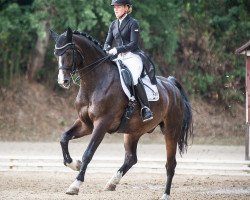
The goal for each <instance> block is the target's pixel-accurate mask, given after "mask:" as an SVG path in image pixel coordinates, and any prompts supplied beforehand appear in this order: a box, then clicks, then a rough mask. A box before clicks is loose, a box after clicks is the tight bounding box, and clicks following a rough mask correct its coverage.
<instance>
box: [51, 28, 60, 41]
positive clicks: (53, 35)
mask: <svg viewBox="0 0 250 200" xmlns="http://www.w3.org/2000/svg"><path fill="white" fill-rule="evenodd" d="M49 33H50V36H51V37H52V39H53V40H54V41H55V42H56V41H57V39H58V37H59V35H58V34H57V33H56V32H55V31H53V30H51V29H49Z"/></svg>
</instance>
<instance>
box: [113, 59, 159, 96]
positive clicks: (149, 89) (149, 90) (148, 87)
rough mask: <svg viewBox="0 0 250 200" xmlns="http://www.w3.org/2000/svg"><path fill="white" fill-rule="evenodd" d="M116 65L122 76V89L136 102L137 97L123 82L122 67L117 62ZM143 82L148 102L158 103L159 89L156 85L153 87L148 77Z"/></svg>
mask: <svg viewBox="0 0 250 200" xmlns="http://www.w3.org/2000/svg"><path fill="white" fill-rule="evenodd" d="M114 61H115V60H114ZM116 64H117V66H118V70H119V74H120V81H121V85H122V89H123V91H124V93H125V94H126V95H127V97H128V98H129V99H131V100H134V99H135V97H134V96H133V95H132V94H131V93H130V91H129V89H128V88H127V86H126V85H125V83H124V81H123V78H122V75H121V67H120V64H119V62H116ZM142 82H143V85H144V88H145V91H146V94H147V97H148V101H158V100H159V92H158V88H157V86H156V85H152V83H151V81H150V79H149V77H148V75H147V76H145V77H144V78H142Z"/></svg>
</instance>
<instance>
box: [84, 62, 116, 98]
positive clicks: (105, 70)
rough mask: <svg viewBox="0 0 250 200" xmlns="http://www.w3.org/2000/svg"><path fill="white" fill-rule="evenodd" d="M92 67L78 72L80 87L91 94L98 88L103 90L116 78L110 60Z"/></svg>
mask: <svg viewBox="0 0 250 200" xmlns="http://www.w3.org/2000/svg"><path fill="white" fill-rule="evenodd" d="M93 67H94V69H93V68H91V69H89V70H91V71H83V72H81V73H80V76H81V81H80V87H81V88H82V90H83V91H84V92H85V93H86V95H91V94H93V93H94V92H95V91H97V90H99V89H101V90H105V89H106V88H108V87H110V86H111V84H112V83H113V82H114V80H116V79H117V74H118V73H117V72H116V69H115V67H114V66H113V65H112V64H111V63H110V62H105V63H103V64H100V65H97V66H93ZM118 75H119V74H118Z"/></svg>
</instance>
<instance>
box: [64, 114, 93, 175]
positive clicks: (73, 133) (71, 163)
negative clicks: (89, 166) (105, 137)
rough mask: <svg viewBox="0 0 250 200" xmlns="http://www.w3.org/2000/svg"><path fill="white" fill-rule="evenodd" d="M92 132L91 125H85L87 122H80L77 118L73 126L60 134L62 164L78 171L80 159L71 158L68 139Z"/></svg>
mask: <svg viewBox="0 0 250 200" xmlns="http://www.w3.org/2000/svg"><path fill="white" fill-rule="evenodd" d="M91 132H92V128H91V126H87V124H85V123H83V122H81V121H80V120H79V119H77V120H76V121H75V123H74V124H73V126H72V127H71V128H70V129H69V130H68V131H66V132H65V133H63V134H62V137H61V140H60V144H61V147H62V153H63V159H64V161H63V162H64V165H65V166H67V167H70V168H71V169H73V170H76V171H79V170H80V167H81V161H79V160H72V158H71V157H70V154H69V148H68V145H69V140H71V139H76V138H80V137H82V136H84V135H89V134H91Z"/></svg>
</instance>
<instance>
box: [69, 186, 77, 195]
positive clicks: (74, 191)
mask: <svg viewBox="0 0 250 200" xmlns="http://www.w3.org/2000/svg"><path fill="white" fill-rule="evenodd" d="M78 192H79V188H78V187H75V186H70V187H69V188H68V190H67V191H66V194H69V195H78Z"/></svg>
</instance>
